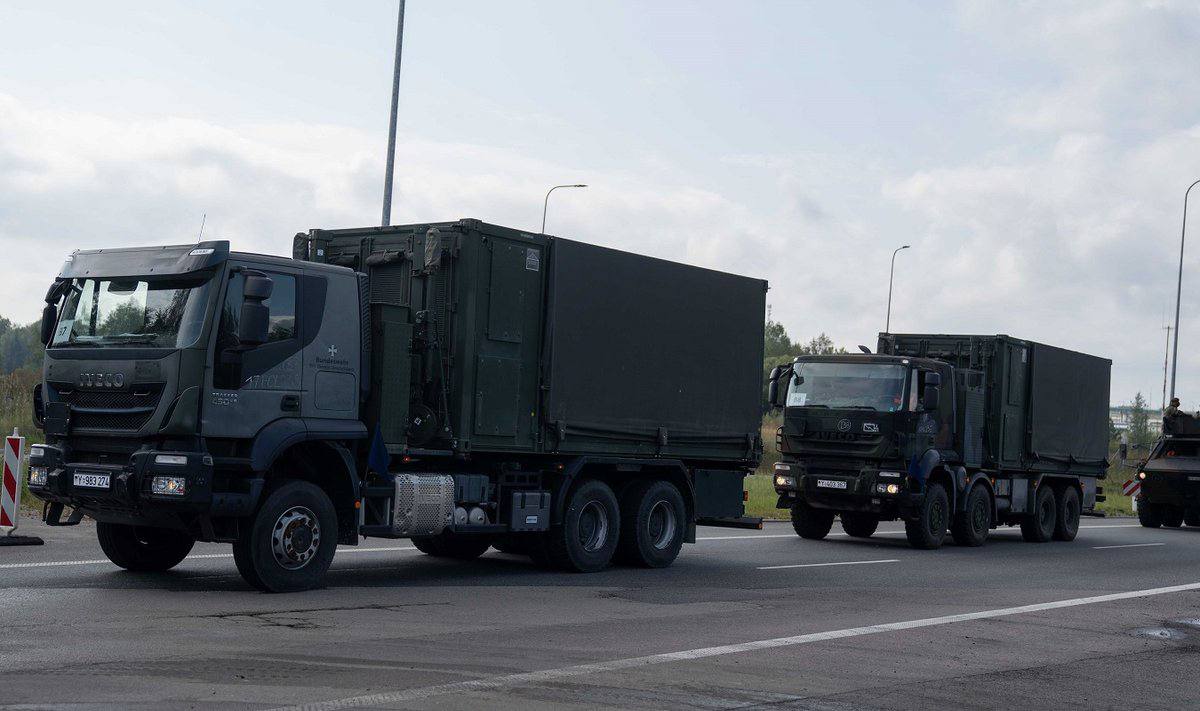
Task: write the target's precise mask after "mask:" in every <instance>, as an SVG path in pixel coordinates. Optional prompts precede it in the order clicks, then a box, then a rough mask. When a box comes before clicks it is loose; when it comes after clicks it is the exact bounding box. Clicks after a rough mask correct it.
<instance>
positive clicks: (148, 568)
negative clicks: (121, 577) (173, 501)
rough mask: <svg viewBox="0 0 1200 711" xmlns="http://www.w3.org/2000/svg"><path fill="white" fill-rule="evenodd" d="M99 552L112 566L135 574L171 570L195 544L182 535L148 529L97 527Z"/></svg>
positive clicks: (180, 533) (106, 525)
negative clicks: (102, 552) (117, 566)
mask: <svg viewBox="0 0 1200 711" xmlns="http://www.w3.org/2000/svg"><path fill="white" fill-rule="evenodd" d="M96 538H97V539H98V540H99V541H100V549H101V550H103V551H104V555H106V556H108V559H109V560H111V561H112V562H113V563H116V564H117V565H119V566H121V567H122V568H124V569H126V570H133V571H136V572H155V573H157V572H161V571H164V570H170V569H171V568H174V567H175V566H176V565H179V563H180V561H182V560H183V559H184V558H186V557H187V554H188V553H190V552H191V550H192V546H193V545H195V543H196V541H195V540H194V539H193V538H192V537H191V536H189V535H187V534H186V533H183V532H182V531H175V530H171V529H169V528H151V527H149V526H126V525H123V524H118V523H102V522H97V523H96Z"/></svg>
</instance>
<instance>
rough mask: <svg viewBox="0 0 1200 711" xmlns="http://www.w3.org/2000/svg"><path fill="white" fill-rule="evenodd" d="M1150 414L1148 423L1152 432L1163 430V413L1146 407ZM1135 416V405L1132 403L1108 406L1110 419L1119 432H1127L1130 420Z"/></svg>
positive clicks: (1157, 432) (1148, 414)
mask: <svg viewBox="0 0 1200 711" xmlns="http://www.w3.org/2000/svg"><path fill="white" fill-rule="evenodd" d="M1146 415H1147V416H1148V420H1149V421H1148V424H1149V425H1150V432H1151V433H1152V434H1155V435H1157V434H1159V433H1160V432H1162V413H1161V412H1159V411H1158V410H1156V409H1151V408H1146ZM1132 418H1133V407H1132V406H1130V405H1111V406H1109V408H1108V419H1110V420H1112V423H1113V427H1114V428H1115V429H1116V430H1117V431H1118V432H1125V431H1127V430H1128V429H1129V424H1130V420H1131V419H1132Z"/></svg>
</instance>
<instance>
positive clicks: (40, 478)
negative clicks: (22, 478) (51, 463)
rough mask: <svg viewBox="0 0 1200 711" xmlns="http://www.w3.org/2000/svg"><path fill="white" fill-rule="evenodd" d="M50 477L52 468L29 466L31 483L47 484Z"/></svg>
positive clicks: (32, 484)
mask: <svg viewBox="0 0 1200 711" xmlns="http://www.w3.org/2000/svg"><path fill="white" fill-rule="evenodd" d="M49 478H50V470H49V469H47V468H46V467H29V485H30V486H45V485H46V481H47V480H48V479H49Z"/></svg>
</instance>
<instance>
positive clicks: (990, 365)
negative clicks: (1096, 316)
mask: <svg viewBox="0 0 1200 711" xmlns="http://www.w3.org/2000/svg"><path fill="white" fill-rule="evenodd" d="M877 350H878V353H877V354H852V355H849V354H847V355H829V356H802V357H800V358H797V359H796V360H795V362H794V363H791V364H789V365H787V366H782V367H780V368H777V369H776V370H775V371H774V372H773V373H772V374H771V382H770V384H769V386H768V390H769V399H770V400H771V402H772V404H774V405H777V406H781V407H783V412H784V415H783V426H782V427H781V428H780V430H779V433H778V437H777V444H778V447H779V451H780V453H781V457H782V461H780V462H779V463H778V464H777V465H776V467H775V490H776V492H777V493H778V494H779V501H778V506H779V508H786V509H790V510H791V517H792V523H793V525H794V526H795V529H796V533H798V534H799V535H800V536H801V537H804V538H810V539H820V538H824V537H825V536H826V535H827V534H828V533H829V530H830V528H831V527H832V525H833V521H834V517H835V516H838V517H840V518H841V521H842V527H843V528H844V529H845V531H846V533H847V534H848V535H850V536H856V537H868V536H871V535H872V534H873V533H874V532H875V529H876V527H877V526H878V525H879V522H880V521H881V520H884V521H886V520H894V519H902V520H903V521H904V528H905V533H906V534H907V537H908V541H909V543H910V544H911V545H913V546H914V547H917V548H938V547H940V546H941V545H942V542H943V540H944V538H945V536H946V533H947V532H949V533H950V534H951V535H952V536H953V538H954V541H955V542H956V543H958V544H960V545H966V546H979V545H982V544H983V542H984V541H985V539H986V538H987V536H988V532H989V530H990V529H992V528H995V527H996V526H999V525H1019V526H1020V527H1021V533H1022V534H1023V535H1024V537H1025V540H1027V541H1039V542H1040V541H1049V540H1051V539H1056V540H1063V541H1069V540H1072V539H1074V538H1075V535H1076V533H1077V532H1078V529H1079V519H1080V515H1081V514H1082V513H1085V512H1089V511H1091V510H1092V509H1094V507H1095V504H1096V502H1097V501H1098V500H1103V499H1102V496H1103V494H1102V492H1101V490H1100V488H1099V487H1098V486H1097V480H1098V479H1102V478H1103V477H1104V474H1105V471H1106V469H1107V461H1106V457H1107V454H1108V439H1109V434H1108V428H1109V421H1108V395H1109V372H1110V369H1111V361H1109V360H1107V359H1104V358H1097V357H1095V356H1090V355H1085V354H1082V353H1076V352H1074V351H1069V350H1064V349H1062V348H1055V347H1054V346H1047V345H1043V344H1041V343H1034V342H1032V341H1025V340H1020V339H1016V338H1011V337H1009V336H1003V335H1001V336H959V335H936V334H903V335H901V334H886V333H885V334H880V337H879V346H878V349H877Z"/></svg>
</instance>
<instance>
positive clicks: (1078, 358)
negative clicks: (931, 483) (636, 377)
mask: <svg viewBox="0 0 1200 711" xmlns="http://www.w3.org/2000/svg"><path fill="white" fill-rule="evenodd" d="M878 351H879V353H881V354H890V355H901V356H909V357H913V358H935V359H938V360H942V361H946V362H948V363H950V364H951V365H953V366H955V368H956V369H958V372H959V373H960V374H965V373H969V371H978V372H980V373H982V376H983V384H984V403H983V413H984V414H983V423H982V424H983V426H982V427H981V428H980V429H981V433H980V434H981V436H982V439H983V455H984V456H983V462H982V465H983V466H984V467H985V468H994V469H1004V470H1020V469H1023V470H1028V471H1038V472H1066V473H1071V474H1077V475H1082V476H1097V477H1103V475H1104V472H1105V470H1106V468H1107V462H1106V457H1107V455H1108V437H1109V420H1108V397H1109V377H1110V371H1111V369H1112V361H1110V360H1108V359H1107V358H1099V357H1096V356H1092V355H1087V354H1084V353H1078V352H1075V351H1070V350H1066V349H1064V348H1057V347H1054V346H1048V345H1045V344H1041V343H1035V342H1033V341H1026V340H1021V339H1017V338H1012V337H1010V336H1005V335H997V336H967V335H938V334H886V333H884V334H880V336H879V347H878ZM960 377H962V376H961V375H960ZM960 406H965V403H962V404H960Z"/></svg>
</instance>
